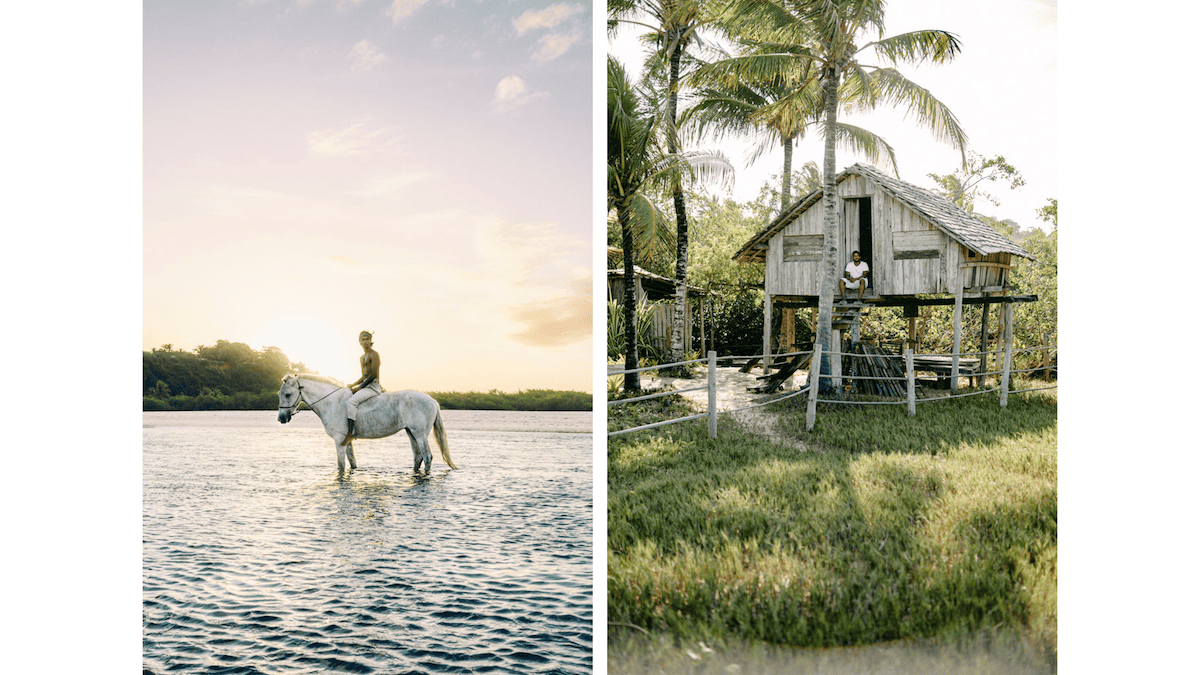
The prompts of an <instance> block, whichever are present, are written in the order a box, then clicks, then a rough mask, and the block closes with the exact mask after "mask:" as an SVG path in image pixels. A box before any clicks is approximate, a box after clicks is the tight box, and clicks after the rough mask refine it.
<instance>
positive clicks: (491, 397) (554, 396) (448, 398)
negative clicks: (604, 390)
mask: <svg viewBox="0 0 1200 675" xmlns="http://www.w3.org/2000/svg"><path fill="white" fill-rule="evenodd" d="M426 393H428V394H429V395H430V396H432V397H433V398H434V399H435V400H436V401H437V402H438V405H440V406H441V407H442V408H444V409H446V410H540V411H583V410H591V409H592V395H591V394H585V393H582V392H578V391H556V390H552V389H529V390H523V391H519V392H517V393H515V394H508V393H505V392H502V391H497V390H495V389H493V390H491V391H489V392H487V393H480V392H474V391H471V392H466V393H458V392H440V391H431V392H426Z"/></svg>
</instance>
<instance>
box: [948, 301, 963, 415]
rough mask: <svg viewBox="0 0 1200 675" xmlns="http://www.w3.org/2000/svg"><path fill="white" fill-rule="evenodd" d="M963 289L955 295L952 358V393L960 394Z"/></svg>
mask: <svg viewBox="0 0 1200 675" xmlns="http://www.w3.org/2000/svg"><path fill="white" fill-rule="evenodd" d="M962 301H963V289H962V286H959V288H958V292H957V293H955V294H954V354H953V355H952V356H951V357H950V393H952V394H957V393H958V354H959V352H960V351H961V347H962V306H963V302H962Z"/></svg>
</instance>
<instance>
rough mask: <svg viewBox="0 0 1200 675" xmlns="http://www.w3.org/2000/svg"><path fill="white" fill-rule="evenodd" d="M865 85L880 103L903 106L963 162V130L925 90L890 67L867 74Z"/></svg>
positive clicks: (948, 110)
mask: <svg viewBox="0 0 1200 675" xmlns="http://www.w3.org/2000/svg"><path fill="white" fill-rule="evenodd" d="M868 84H869V86H870V87H871V88H872V89H874V91H875V95H876V96H878V98H879V100H880V102H881V103H885V104H889V105H894V106H901V107H906V108H907V109H908V112H907V115H911V116H912V117H913V118H914V119H915V121H916V123H917V124H918V125H919V126H923V127H925V128H927V129H929V131H930V132H931V133H932V134H933V137H934V138H935V139H937V140H938V141H940V142H943V143H948V144H950V145H951V146H952V147H954V148H955V149H957V150H958V151H959V152H960V153H961V154H962V161H963V163H964V164H966V161H967V145H968V140H967V133H966V132H965V131H964V130H963V128H962V125H960V124H959V123H958V118H957V117H955V115H954V113H953V112H951V111H950V109H949V108H948V107H946V105H945V104H944V103H942V102H941V101H939V100H938V99H937V97H935V96H934V95H933V94H932V93H930V92H929V90H928V89H925V88H924V87H922V86H920V85H918V84H916V83H915V82H913V81H912V80H909V79H908V78H906V77H904V75H902V74H900V72H899V71H898V70H896V69H894V68H880V69H879V70H876V71H875V72H873V73H871V74H870V78H869V81H868ZM907 115H906V116H907Z"/></svg>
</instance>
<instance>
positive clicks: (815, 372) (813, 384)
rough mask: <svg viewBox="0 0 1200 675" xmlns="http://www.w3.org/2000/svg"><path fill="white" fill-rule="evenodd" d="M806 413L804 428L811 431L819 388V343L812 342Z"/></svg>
mask: <svg viewBox="0 0 1200 675" xmlns="http://www.w3.org/2000/svg"><path fill="white" fill-rule="evenodd" d="M807 384H808V415H807V416H806V417H805V420H804V421H805V428H806V429H808V430H809V431H812V428H813V425H815V424H816V423H817V393H818V392H819V391H820V390H821V343H820V342H817V343H815V344H813V355H812V363H811V364H809V366H808V382H807Z"/></svg>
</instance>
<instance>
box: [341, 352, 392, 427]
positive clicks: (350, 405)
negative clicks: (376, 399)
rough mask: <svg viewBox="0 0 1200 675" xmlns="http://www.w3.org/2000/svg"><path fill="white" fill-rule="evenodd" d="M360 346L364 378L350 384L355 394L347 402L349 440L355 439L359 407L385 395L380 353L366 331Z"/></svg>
mask: <svg viewBox="0 0 1200 675" xmlns="http://www.w3.org/2000/svg"><path fill="white" fill-rule="evenodd" d="M358 344H359V345H361V346H362V348H363V355H362V356H361V357H359V359H358V361H359V365H361V366H362V377H360V378H358V380H356V381H354V382H352V383H351V384H350V391H351V392H353V394H352V395H351V396H350V400H348V401H346V423H347V426H348V427H349V429H350V430H349V431H348V432H347V433H346V438H347V439H350V438H353V437H354V420H356V419H358V405H359V404H360V403H362V402H363V401H365V400H367V399H369V398H371V397H372V396H378V395H379V394H382V393H383V387H382V386H381V385H380V384H379V352H377V351H375V350H374V349H373V348H372V340H371V334H370V333H369V332H367V331H365V330H364V331H363V332H361V333H359V334H358Z"/></svg>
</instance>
